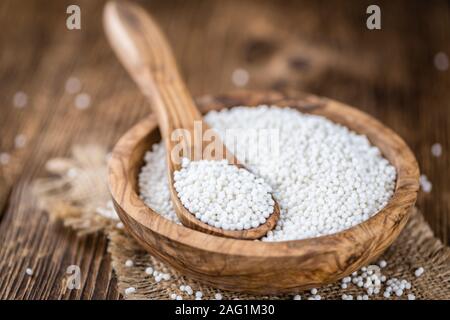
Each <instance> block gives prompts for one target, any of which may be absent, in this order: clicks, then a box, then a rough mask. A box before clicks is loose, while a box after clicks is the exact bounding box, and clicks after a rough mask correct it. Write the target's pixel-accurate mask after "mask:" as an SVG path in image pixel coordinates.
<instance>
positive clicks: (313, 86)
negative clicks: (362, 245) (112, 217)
mask: <svg viewBox="0 0 450 320" xmlns="http://www.w3.org/2000/svg"><path fill="white" fill-rule="evenodd" d="M69 4H71V2H68V1H48V2H45V4H43V2H42V1H38V0H26V1H13V0H7V1H2V2H1V4H0V29H1V30H3V32H2V33H1V35H0V37H1V38H0V43H1V50H0V57H1V58H0V90H1V94H0V108H1V109H0V110H1V113H0V128H1V133H2V134H1V136H0V152H7V153H9V154H10V155H11V159H10V161H9V164H6V165H0V210H1V215H0V219H1V220H0V298H2V299H80V298H82V299H104V298H108V299H117V298H120V295H119V293H118V292H117V290H116V287H115V279H114V276H113V274H112V272H111V267H110V265H109V258H108V255H107V253H106V251H105V249H106V242H107V240H106V239H105V237H104V236H103V235H102V234H97V235H94V236H88V237H84V238H81V239H78V238H77V237H76V236H75V234H74V233H73V232H70V231H68V230H67V229H65V228H64V227H63V226H61V225H60V224H58V223H50V222H49V220H48V218H47V216H46V215H45V214H44V213H42V212H40V211H39V210H38V209H37V208H36V200H35V199H34V198H33V197H31V194H30V187H29V186H30V182H31V181H32V180H33V179H34V178H36V177H39V176H43V175H45V169H44V164H45V162H46V160H47V159H49V158H51V157H54V156H62V155H67V154H68V152H69V150H70V147H71V146H72V145H73V144H75V143H79V144H83V143H88V142H95V143H100V144H104V145H107V146H108V147H112V145H113V144H114V143H115V141H116V140H117V138H118V137H119V136H120V135H121V134H122V133H123V132H124V131H125V130H127V129H128V128H129V127H130V126H131V125H132V124H134V123H136V122H137V121H138V120H139V119H141V118H142V117H143V116H144V115H145V114H146V113H147V110H148V109H147V105H146V101H145V99H144V98H143V97H142V95H141V94H140V93H139V91H138V90H137V88H136V86H135V85H134V84H133V83H132V81H131V80H130V79H129V77H128V76H127V74H126V73H125V71H124V70H123V69H122V67H121V66H120V65H119V63H118V61H117V60H116V58H115V56H114V55H113V53H112V51H111V50H110V48H109V46H108V44H107V43H106V40H105V37H104V34H103V30H102V25H101V12H102V7H103V2H102V1H87V0H85V1H81V0H80V1H77V4H78V5H79V6H80V7H81V20H82V29H81V30H73V31H69V30H67V29H66V24H65V23H66V21H65V20H66V17H67V14H66V8H67V6H68V5H69ZM369 4H371V2H370V1H346V2H342V1H327V2H315V1H289V2H288V1H281V2H278V1H277V2H275V1H237V0H236V1H221V0H216V1H189V2H186V1H182V0H178V1H170V2H167V1H162V0H161V1H156V0H154V1H151V2H150V3H148V4H145V6H146V7H147V8H148V9H149V10H150V11H151V12H152V13H153V14H154V16H155V17H156V18H157V20H158V21H159V22H160V23H161V25H162V27H163V29H164V30H165V31H166V32H167V34H168V36H169V39H170V41H171V43H172V45H173V47H174V50H175V54H176V56H177V59H178V61H179V64H180V65H181V68H182V73H183V74H184V76H185V78H186V80H187V83H188V85H189V87H190V89H191V90H192V92H193V93H194V94H196V95H201V94H205V93H220V92H225V91H229V90H232V89H235V88H236V86H235V84H233V82H232V80H231V79H232V74H233V71H234V70H236V69H239V68H241V69H244V70H246V71H247V72H248V73H249V75H250V78H249V82H248V84H247V85H246V87H247V88H258V89H269V88H270V89H278V90H283V91H287V92H290V91H307V92H312V93H315V94H318V95H324V96H328V97H332V98H335V99H337V100H341V101H344V102H346V103H349V104H351V105H354V106H357V107H359V108H361V109H363V110H365V111H366V112H368V113H370V114H372V115H373V116H375V117H377V118H378V119H380V120H382V121H383V122H384V123H385V124H387V125H388V126H390V127H391V128H393V129H394V130H395V131H397V132H398V133H399V134H400V135H401V136H402V137H403V138H404V139H405V140H406V141H407V143H408V144H409V145H410V146H411V148H412V149H413V151H414V152H415V154H416V156H417V159H418V161H419V164H420V167H421V170H422V172H423V173H424V174H426V175H427V176H428V177H429V179H430V180H431V182H432V184H433V189H432V191H431V193H427V194H425V193H421V194H420V195H419V200H418V207H419V208H421V209H422V211H423V212H424V215H425V217H426V219H427V221H428V222H429V223H430V225H431V226H432V228H433V230H434V231H435V233H436V235H437V236H438V237H439V238H440V239H441V240H442V241H443V242H445V243H449V241H450V181H449V167H450V155H449V150H450V139H449V138H450V136H449V133H450V128H449V119H450V105H449V103H450V90H449V89H450V86H449V84H450V71H449V70H446V71H441V70H439V69H438V68H437V67H436V66H435V63H434V59H435V56H436V54H438V53H439V52H443V53H445V54H446V55H447V56H448V55H449V54H450V47H449V45H450V41H449V40H450V20H449V15H448V13H449V3H448V2H447V1H430V2H425V1H414V2H413V1H396V2H393V1H391V2H388V1H386V2H382V3H381V5H380V6H381V10H382V29H381V30H378V31H369V30H368V29H367V28H366V27H365V21H366V17H367V15H366V8H367V6H368V5H369ZM443 60H444V61H443V64H444V65H445V56H444V59H443ZM70 76H76V77H78V78H79V79H80V80H81V81H82V85H83V89H82V90H83V92H86V93H88V94H89V95H90V96H91V99H92V102H91V107H90V108H88V109H86V110H79V109H77V108H75V106H74V97H73V95H69V94H67V93H65V88H64V86H65V82H66V80H67V79H68V78H69V77H70ZM17 91H24V92H26V94H27V95H28V105H27V106H26V107H25V108H23V109H18V108H14V107H13V102H12V101H13V96H14V94H15V93H16V92H17ZM18 134H23V135H24V137H26V145H25V147H23V148H19V149H17V148H15V147H14V140H15V137H16V136H17V135H18ZM436 142H439V143H440V144H441V145H442V148H443V154H442V156H440V157H438V158H436V157H433V156H432V154H431V151H430V149H431V146H432V145H433V144H434V143H436ZM71 264H76V265H79V266H80V267H81V269H82V270H89V272H87V273H86V274H85V276H84V277H83V278H82V288H81V289H80V290H66V289H65V286H63V279H64V278H65V276H66V274H65V271H66V267H67V266H68V265H71ZM28 266H32V267H33V269H34V275H33V277H28V276H27V275H26V274H25V269H26V268H27V267H28Z"/></svg>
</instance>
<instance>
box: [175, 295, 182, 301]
mask: <svg viewBox="0 0 450 320" xmlns="http://www.w3.org/2000/svg"><path fill="white" fill-rule="evenodd" d="M175 300H183V297H182V296H180V295H177V297H176V298H175Z"/></svg>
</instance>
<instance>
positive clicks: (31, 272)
mask: <svg viewBox="0 0 450 320" xmlns="http://www.w3.org/2000/svg"><path fill="white" fill-rule="evenodd" d="M25 273H26V274H27V275H29V276H32V275H33V269H31V268H27V269H26V270H25Z"/></svg>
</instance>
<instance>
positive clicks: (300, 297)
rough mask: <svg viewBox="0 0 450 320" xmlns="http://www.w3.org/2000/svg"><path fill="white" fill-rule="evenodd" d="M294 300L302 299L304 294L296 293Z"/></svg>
mask: <svg viewBox="0 0 450 320" xmlns="http://www.w3.org/2000/svg"><path fill="white" fill-rule="evenodd" d="M294 300H302V296H301V295H299V294H296V295H295V296H294Z"/></svg>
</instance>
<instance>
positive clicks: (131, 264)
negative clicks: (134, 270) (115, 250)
mask: <svg viewBox="0 0 450 320" xmlns="http://www.w3.org/2000/svg"><path fill="white" fill-rule="evenodd" d="M133 265H134V262H133V260H130V259H128V260H127V261H125V266H126V267H132V266H133Z"/></svg>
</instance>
